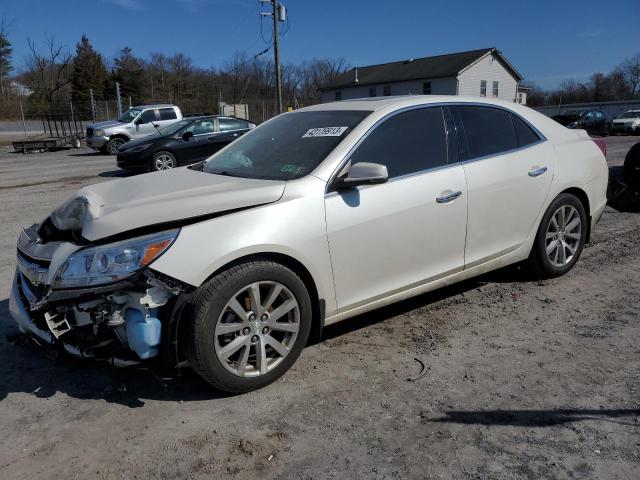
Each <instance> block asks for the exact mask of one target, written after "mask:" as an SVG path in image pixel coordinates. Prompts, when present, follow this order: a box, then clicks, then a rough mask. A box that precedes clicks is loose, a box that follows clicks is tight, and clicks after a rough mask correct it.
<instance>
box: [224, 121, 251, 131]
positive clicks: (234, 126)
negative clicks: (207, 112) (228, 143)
mask: <svg viewBox="0 0 640 480" xmlns="http://www.w3.org/2000/svg"><path fill="white" fill-rule="evenodd" d="M218 121H219V122H220V131H221V132H229V131H231V130H245V129H247V128H249V124H248V123H247V122H245V121H243V120H237V119H235V118H221V119H220V120H218Z"/></svg>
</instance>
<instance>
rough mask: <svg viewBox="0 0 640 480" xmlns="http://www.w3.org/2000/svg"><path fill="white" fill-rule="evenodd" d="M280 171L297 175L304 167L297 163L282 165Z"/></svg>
mask: <svg viewBox="0 0 640 480" xmlns="http://www.w3.org/2000/svg"><path fill="white" fill-rule="evenodd" d="M280 171H281V172H284V173H290V174H292V175H298V174H299V173H302V172H303V171H304V167H300V166H298V165H283V166H282V168H281V169H280Z"/></svg>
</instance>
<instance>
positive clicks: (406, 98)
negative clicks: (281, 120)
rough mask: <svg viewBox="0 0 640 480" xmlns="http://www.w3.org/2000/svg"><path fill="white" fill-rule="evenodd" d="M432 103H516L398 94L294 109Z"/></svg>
mask: <svg viewBox="0 0 640 480" xmlns="http://www.w3.org/2000/svg"><path fill="white" fill-rule="evenodd" d="M432 103H484V104H487V105H500V106H504V107H509V108H514V106H515V105H518V104H516V103H514V102H509V101H506V100H499V99H497V98H487V97H471V96H462V95H398V96H393V97H368V98H356V99H353V100H342V101H340V102H330V103H320V104H318V105H312V106H310V107H305V108H302V109H300V110H296V111H321V110H369V111H375V110H380V109H381V108H384V107H389V106H397V107H398V108H403V107H410V106H412V105H427V104H432Z"/></svg>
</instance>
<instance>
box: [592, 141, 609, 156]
mask: <svg viewBox="0 0 640 480" xmlns="http://www.w3.org/2000/svg"><path fill="white" fill-rule="evenodd" d="M591 140H593V141H594V142H595V144H596V145H597V146H598V148H599V149H600V150H601V151H602V154H603V155H604V156H605V157H606V156H607V141H606V140H605V139H604V138H592V139H591Z"/></svg>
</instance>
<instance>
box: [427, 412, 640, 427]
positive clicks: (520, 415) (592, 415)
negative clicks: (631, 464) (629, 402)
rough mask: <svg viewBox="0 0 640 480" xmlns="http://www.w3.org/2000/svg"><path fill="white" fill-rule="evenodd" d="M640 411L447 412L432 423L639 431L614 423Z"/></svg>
mask: <svg viewBox="0 0 640 480" xmlns="http://www.w3.org/2000/svg"><path fill="white" fill-rule="evenodd" d="M638 416H640V409H639V408H619V409H605V408H603V409H589V408H585V409H580V408H578V409H558V410H480V411H448V412H445V416H444V417H440V418H435V419H432V420H431V422H439V423H461V424H465V425H487V426H513V427H552V426H554V425H562V424H565V423H571V422H580V421H585V420H604V421H611V422H614V423H620V424H622V425H631V426H634V427H640V423H637V421H636V422H624V421H617V420H614V419H618V418H627V417H638Z"/></svg>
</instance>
